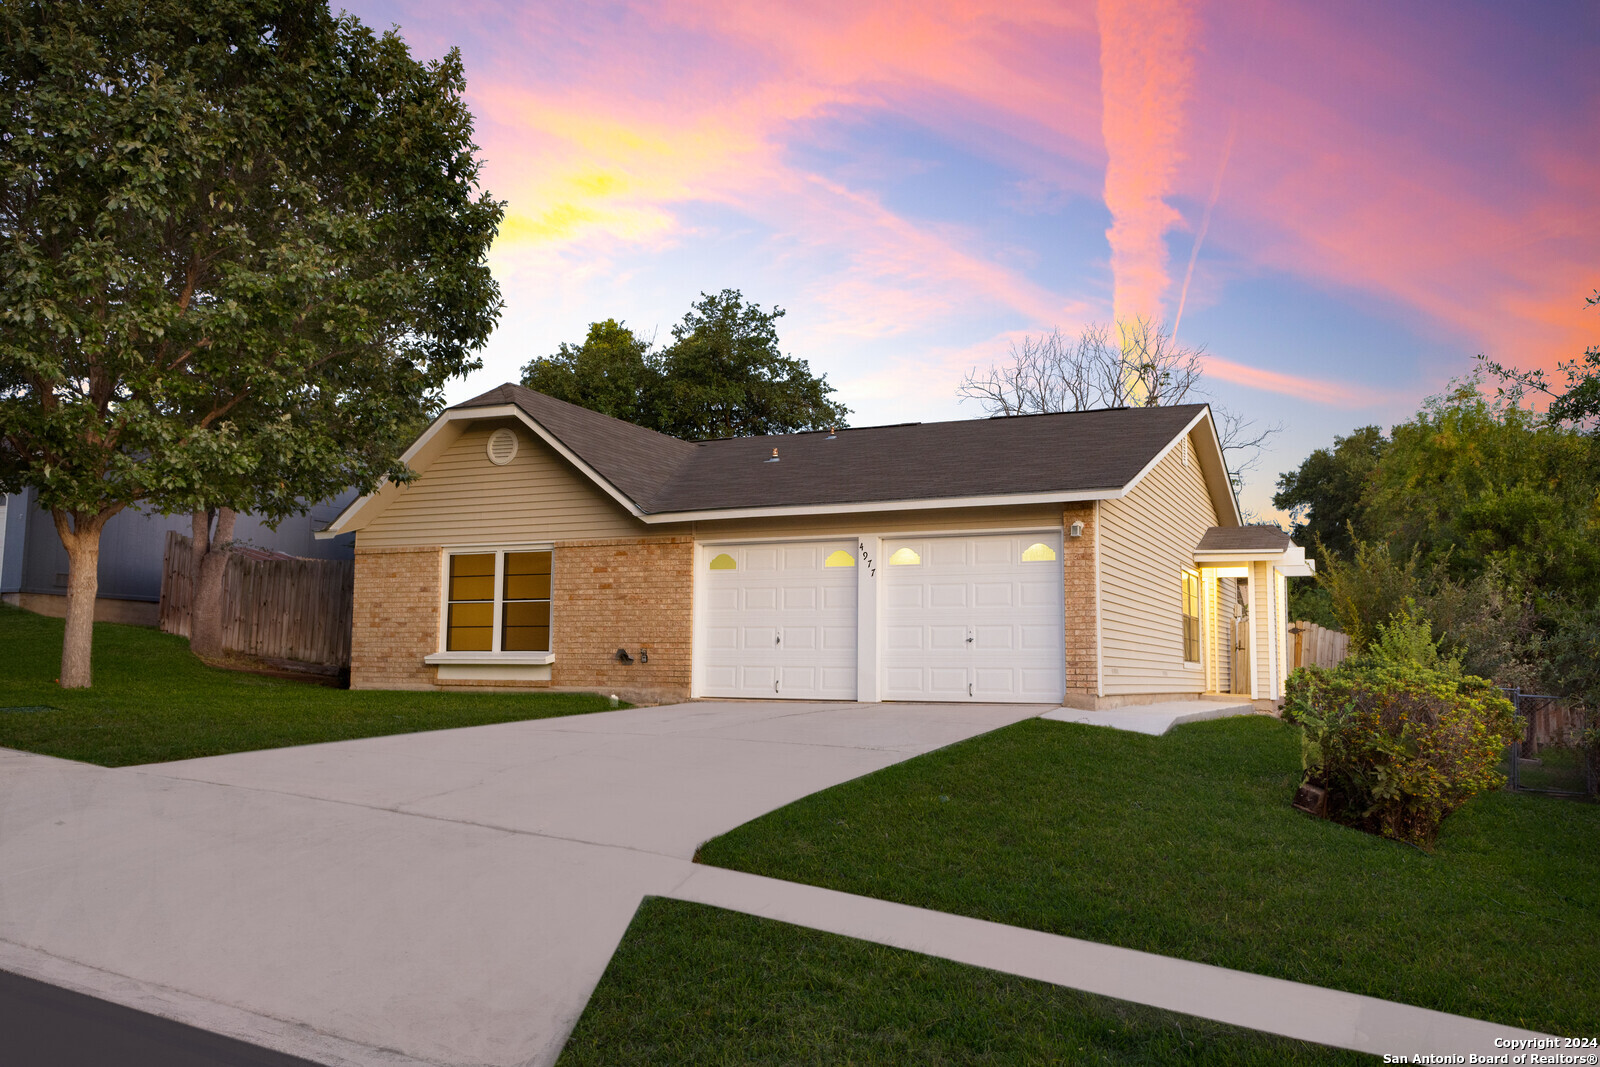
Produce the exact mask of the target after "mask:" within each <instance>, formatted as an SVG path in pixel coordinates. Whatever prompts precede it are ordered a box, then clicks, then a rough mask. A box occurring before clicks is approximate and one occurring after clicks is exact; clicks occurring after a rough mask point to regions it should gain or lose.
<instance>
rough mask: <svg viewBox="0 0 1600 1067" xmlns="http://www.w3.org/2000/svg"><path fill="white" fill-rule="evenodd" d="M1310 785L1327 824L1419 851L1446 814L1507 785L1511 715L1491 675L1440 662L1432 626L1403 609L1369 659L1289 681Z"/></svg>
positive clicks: (1516, 728) (1516, 731)
mask: <svg viewBox="0 0 1600 1067" xmlns="http://www.w3.org/2000/svg"><path fill="white" fill-rule="evenodd" d="M1285 706H1286V711H1287V713H1288V717H1289V718H1291V719H1292V720H1293V721H1296V722H1298V723H1300V726H1301V731H1302V740H1301V752H1302V759H1303V763H1304V766H1305V772H1306V774H1305V781H1306V783H1307V784H1309V785H1315V786H1320V787H1321V788H1323V789H1324V790H1326V791H1327V795H1328V815H1329V817H1330V818H1334V819H1337V820H1338V821H1340V822H1343V823H1346V824H1348V825H1351V826H1356V827H1359V828H1361V829H1364V830H1367V831H1369V832H1372V833H1379V834H1382V835H1383V836H1385V837H1392V838H1396V839H1398V840H1401V841H1408V842H1411V843H1412V844H1416V845H1427V844H1429V843H1431V842H1432V841H1433V839H1434V837H1435V835H1436V834H1437V833H1438V832H1439V825H1440V823H1442V822H1443V821H1444V818H1445V816H1446V815H1449V814H1450V813H1451V812H1452V811H1454V810H1455V809H1457V808H1459V807H1460V806H1461V805H1462V804H1464V803H1466V802H1467V801H1468V800H1469V799H1471V798H1472V797H1473V796H1474V795H1476V794H1477V793H1479V792H1482V791H1483V790H1485V789H1494V788H1498V787H1499V786H1500V785H1502V784H1504V781H1505V779H1504V776H1502V775H1501V774H1500V773H1499V771H1498V770H1497V766H1498V764H1499V762H1500V756H1501V752H1502V750H1503V749H1504V748H1505V746H1506V745H1508V744H1510V743H1511V742H1512V741H1515V740H1516V739H1517V738H1518V737H1519V736H1520V724H1519V722H1518V720H1517V714H1516V711H1515V709H1514V708H1513V707H1512V706H1511V702H1510V701H1509V700H1507V699H1506V698H1505V697H1504V696H1503V695H1501V693H1500V691H1499V690H1498V689H1496V688H1495V687H1494V685H1493V684H1492V683H1490V682H1489V681H1488V680H1487V679H1484V678H1478V677H1475V676H1473V675H1470V674H1463V673H1462V672H1461V668H1460V665H1459V663H1458V662H1456V661H1455V660H1451V659H1447V658H1444V657H1442V656H1440V655H1439V652H1438V648H1437V646H1436V645H1435V644H1434V643H1433V641H1432V639H1431V636H1430V633H1429V624H1428V623H1427V622H1426V621H1425V620H1421V619H1413V618H1412V617H1411V616H1410V614H1409V613H1407V612H1402V613H1401V614H1399V615H1397V616H1395V618H1394V619H1393V620H1392V621H1391V622H1390V623H1389V624H1388V625H1383V626H1379V627H1378V635H1377V639H1376V640H1375V641H1374V642H1373V643H1372V644H1371V645H1370V646H1369V649H1368V652H1367V654H1365V655H1363V656H1360V657H1357V658H1355V659H1352V660H1347V661H1346V662H1345V663H1342V664H1340V665H1339V666H1338V667H1337V668H1336V669H1334V670H1326V669H1323V668H1320V667H1303V668H1301V669H1299V670H1297V671H1295V672H1294V673H1293V674H1291V675H1290V676H1289V680H1288V687H1287V700H1286V705H1285Z"/></svg>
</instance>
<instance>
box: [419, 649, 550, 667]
mask: <svg viewBox="0 0 1600 1067" xmlns="http://www.w3.org/2000/svg"><path fill="white" fill-rule="evenodd" d="M555 661H556V654H555V653H554V652H435V653H434V654H433V655H431V656H424V657H423V659H422V662H424V663H426V664H428V665H429V666H433V667H437V666H440V665H442V664H464V663H483V664H493V665H495V666H502V667H541V666H544V665H545V664H549V663H554V662H555Z"/></svg>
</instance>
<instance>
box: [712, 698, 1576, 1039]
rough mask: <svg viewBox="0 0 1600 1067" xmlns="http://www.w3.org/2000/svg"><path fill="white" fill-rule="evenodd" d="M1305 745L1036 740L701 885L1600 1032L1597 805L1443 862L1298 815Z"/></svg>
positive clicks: (800, 812)
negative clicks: (770, 890) (731, 881)
mask: <svg viewBox="0 0 1600 1067" xmlns="http://www.w3.org/2000/svg"><path fill="white" fill-rule="evenodd" d="M1298 735H1299V732H1298V730H1297V729H1296V728H1294V727H1292V726H1289V725H1287V724H1285V723H1282V722H1279V721H1277V720H1276V719H1272V718H1268V717H1265V716H1257V717H1249V718H1237V719H1225V720H1218V721H1214V722H1207V723H1196V724H1193V725H1189V726H1183V727H1179V728H1178V729H1176V730H1174V731H1173V732H1172V733H1170V734H1168V735H1167V736H1165V737H1160V738H1155V737H1146V736H1143V735H1139V734H1133V733H1126V732H1121V731H1114V730H1108V729H1103V728H1096V727H1090V726H1079V725H1074V724H1068V723H1059V722H1046V721H1042V720H1029V721H1026V722H1022V723H1018V724H1017V725H1015V726H1011V727H1007V728H1005V729H1002V730H998V731H995V732H994V733H991V734H987V735H984V736H982V737H978V738H974V739H972V740H970V741H966V742H963V743H961V744H958V745H953V746H951V747H949V748H946V749H942V750H940V751H937V752H933V753H929V754H927V755H925V756H922V757H919V758H917V759H914V760H910V761H908V762H906V763H902V764H899V765H896V766H894V767H890V768H887V769H885V770H882V771H878V772H877V773H875V774H871V775H868V776H866V777H865V778H859V779H856V780H855V781H852V782H847V783H845V784H844V785H840V786H837V787H835V788H833V789H829V790H826V791H824V792H822V793H817V794H814V795H812V796H810V797H807V798H805V799H803V800H800V801H798V802H796V803H794V804H791V805H789V806H788V807H785V808H782V809H780V810H778V811H776V812H773V813H772V814H770V815H767V816H764V817H763V818H760V819H757V820H755V821H753V822H750V823H747V824H745V825H744V826H741V827H739V828H738V829H736V830H734V831H732V832H731V833H728V834H725V835H723V836H722V837H719V838H715V839H713V840H712V841H710V842H708V843H707V844H706V845H704V846H703V847H702V849H701V852H700V856H699V858H700V860H701V861H702V862H705V863H710V864H716V865H719V866H724V867H733V868H737V869H739V870H745V871H752V872H754V873H757V874H763V875H768V876H770V877H774V878H784V879H788V880H790V881H796V882H805V883H810V884H813V885H820V886H826V887H828V888H832V889H839V890H843V891H845V892H850V893H860V894H864V895H867V896H873V897H882V898H885V899H889V900H896V901H901V902H903V903H907V904H913V905H917V906H920V907H926V908H934V909H938V910H940V911H947V912H955V913H958V914H962V915H971V916H976V917H978V918H982V919H989V920H993V921H996V922H1002V923H1009V924H1011V925H1015V926H1023V927H1029V928H1032V929H1037V930H1046V931H1050V932H1052V933H1058V934H1066V935H1069V936H1073V937H1080V938H1086V939H1088V940H1091V941H1099V942H1104V943H1108V944H1114V945H1123V946H1126V947H1129V948H1136V949H1142V950H1145V951H1149V952H1157V953H1161V954H1163V955H1168V956H1177V957H1181V958H1184V959H1191V960H1198V961H1201V962H1204V963H1211V964H1217V965H1219V966H1223V967H1231V968H1236V969H1239V970H1245V971H1253V972H1257V973H1260V974H1267V975H1273V976H1275V977H1279V978H1287V979H1292V980H1295V981H1301V982H1309V983H1313V984H1316V985H1321V986H1328V987H1332V988H1337V989H1344V990H1349V991H1351V992H1355V993H1364V994H1368V995H1371V996H1376V997H1383V998H1386V999H1390V1000H1398V1001H1402V1002H1405V1003H1409V1004H1416V1005H1421V1006H1424V1007H1428V1008H1434V1009H1437V1010H1440V1011H1447V1012H1454V1013H1457V1014H1461V1015H1468V1016H1473V1017H1477V1018H1482V1019H1488V1020H1492V1021H1497V1022H1503V1023H1509V1024H1514V1025H1518V1026H1524V1027H1527V1028H1530V1029H1535V1030H1542V1031H1545V1032H1550V1033H1557V1034H1564V1035H1570V1036H1593V1035H1595V1034H1597V1033H1600V997H1597V996H1596V991H1597V990H1600V953H1597V952H1596V951H1595V946H1596V945H1600V806H1597V805H1594V804H1588V803H1579V802H1573V801H1569V800H1563V799H1558V798H1551V797H1541V796H1530V795H1513V794H1510V793H1506V792H1495V793H1490V794H1484V795H1482V796H1479V797H1477V798H1475V799H1474V800H1473V801H1472V802H1471V803H1469V804H1468V805H1466V806H1465V807H1464V808H1462V809H1461V810H1460V811H1458V812H1456V813H1455V814H1454V815H1452V816H1451V817H1450V818H1449V819H1447V820H1446V821H1445V824H1444V829H1443V831H1442V833H1441V834H1440V837H1439V840H1438V842H1437V845H1436V849H1435V851H1434V852H1433V853H1431V854H1429V853H1424V852H1421V851H1419V850H1417V849H1415V848H1411V847H1409V846H1406V845H1401V844H1397V843H1394V842H1391V841H1385V840H1382V839H1380V838H1376V837H1372V836H1370V835H1368V834H1364V833H1361V832H1359V831H1356V830H1352V829H1348V828H1346V827H1342V826H1338V825H1336V824H1333V823H1329V822H1324V821H1320V820H1316V819H1312V818H1310V817H1308V816H1305V815H1302V814H1300V813H1299V812H1296V811H1294V810H1292V809H1291V808H1290V806H1289V800H1290V797H1291V796H1292V794H1293V792H1294V789H1295V786H1296V784H1297V783H1298V780H1299V758H1300V757H1299V737H1298Z"/></svg>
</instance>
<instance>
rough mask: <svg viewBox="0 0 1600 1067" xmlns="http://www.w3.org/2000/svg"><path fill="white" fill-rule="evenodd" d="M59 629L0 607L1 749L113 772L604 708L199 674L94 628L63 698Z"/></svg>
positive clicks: (582, 702) (128, 629) (169, 646)
mask: <svg viewBox="0 0 1600 1067" xmlns="http://www.w3.org/2000/svg"><path fill="white" fill-rule="evenodd" d="M62 625H63V624H62V621H61V620H60V619H51V618H46V617H44V616H41V615H34V614H31V613H29V612H26V611H22V610H20V609H18V608H13V607H8V606H5V605H0V649H3V650H4V651H3V652H0V709H4V708H8V707H18V706H40V705H44V706H49V707H52V708H53V709H55V710H51V711H39V712H21V711H5V710H0V747H5V748H19V749H24V750H26V751H29V752H39V753H43V754H45V755H48V756H60V757H62V758H64V759H73V760H82V761H85V762H88V763H98V764H100V765H101V766H103V767H122V766H127V765H129V764H134V763H158V762H161V761H163V760H177V759H191V758H193V757H196V756H216V755H221V754H223V753H226V752H246V751H249V750H251V749H258V748H281V747H284V746H286V745H308V744H313V743H315V742H319V741H343V740H346V739H349V738H354V737H378V736H381V735H384V734H403V733H412V732H414V731H417V730H442V729H446V728H448V727H453V726H480V725H483V724H485V723H493V722H511V721H515V720H518V719H543V718H548V717H550V716H553V715H576V714H580V713H583V712H590V711H602V710H606V709H608V708H609V707H610V706H611V704H610V701H609V700H608V699H607V698H605V697H601V696H595V695H593V694H588V693H403V692H388V691H382V690H362V691H354V692H352V691H348V690H343V689H332V688H329V687H327V686H320V685H313V684H310V683H308V682H301V681H293V680H285V679H278V678H268V677H263V676H260V675H255V674H246V673H241V672H237V671H225V670H218V669H216V668H213V667H207V666H206V665H205V664H203V663H201V662H200V661H199V660H198V659H196V658H195V657H194V656H193V655H191V654H190V652H189V642H188V641H187V640H185V639H184V638H181V637H173V636H171V635H170V634H163V633H159V632H157V631H155V630H151V629H146V628H144V627H140V626H118V625H116V624H113V623H96V624H95V628H94V686H93V687H92V688H90V689H78V690H67V689H62V688H61V687H60V686H58V685H56V684H55V678H56V676H57V675H58V674H59V673H60V663H61V633H62Z"/></svg>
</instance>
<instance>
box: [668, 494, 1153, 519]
mask: <svg viewBox="0 0 1600 1067" xmlns="http://www.w3.org/2000/svg"><path fill="white" fill-rule="evenodd" d="M1127 492H1128V490H1127V489H1126V488H1122V489H1078V490H1056V491H1053V492H1046V493H1009V494H1005V495H999V496H942V497H933V498H930V499H922V500H853V501H850V502H848V503H843V504H791V505H778V506H771V507H746V508H716V509H709V510H705V511H663V512H658V513H656V514H654V515H644V516H642V518H643V519H644V521H645V522H648V523H663V522H711V521H714V520H718V519H756V518H786V517H789V516H795V515H849V514H856V513H859V512H863V511H928V510H931V509H933V508H994V507H1006V506H1014V505H1019V504H1021V505H1026V504H1064V503H1070V502H1072V501H1077V500H1112V499H1115V498H1118V497H1122V496H1126V495H1127Z"/></svg>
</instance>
